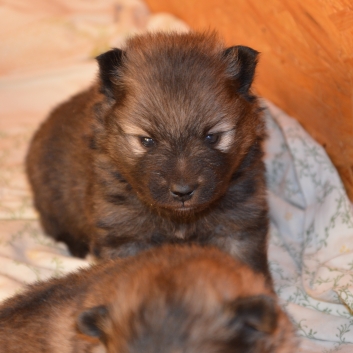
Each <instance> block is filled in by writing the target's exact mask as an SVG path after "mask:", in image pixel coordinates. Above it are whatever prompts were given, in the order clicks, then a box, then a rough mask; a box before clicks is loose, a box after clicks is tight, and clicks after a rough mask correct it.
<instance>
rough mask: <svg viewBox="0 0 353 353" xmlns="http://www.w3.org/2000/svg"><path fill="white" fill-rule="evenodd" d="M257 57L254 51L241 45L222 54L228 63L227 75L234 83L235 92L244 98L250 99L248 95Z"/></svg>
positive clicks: (257, 53)
mask: <svg viewBox="0 0 353 353" xmlns="http://www.w3.org/2000/svg"><path fill="white" fill-rule="evenodd" d="M258 55H259V52H257V51H256V50H254V49H251V48H249V47H245V46H242V45H237V46H234V47H230V48H228V49H226V50H225V51H224V52H223V56H224V57H225V58H226V60H227V62H228V73H229V74H230V76H231V78H232V79H233V80H234V81H235V82H236V87H237V91H238V92H239V93H240V94H241V95H243V96H245V97H246V98H250V96H248V93H249V89H250V86H251V84H252V82H253V79H254V75H255V68H256V65H257V62H258Z"/></svg>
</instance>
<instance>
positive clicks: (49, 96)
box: [0, 0, 353, 353]
mask: <svg viewBox="0 0 353 353" xmlns="http://www.w3.org/2000/svg"><path fill="white" fill-rule="evenodd" d="M0 18H1V21H0V75H1V76H0V300H3V299H5V298H7V297H9V296H11V295H13V294H14V293H17V292H19V291H21V290H22V288H23V287H24V286H25V284H27V283H32V282H34V281H36V280H44V279H46V278H49V277H51V276H62V275H63V274H65V273H68V272H71V271H74V270H76V269H78V268H82V267H85V266H88V265H89V264H90V262H91V261H90V260H89V259H85V260H82V259H78V258H74V257H72V256H71V255H70V254H69V252H68V250H67V248H66V246H65V245H64V244H61V243H56V242H54V241H53V240H51V239H50V238H49V237H47V236H45V234H44V233H43V231H42V229H41V227H40V225H39V222H38V215H37V214H36V211H35V210H34V209H33V207H32V195H31V193H30V190H29V186H28V184H27V180H26V176H25V172H24V163H23V162H24V158H25V155H26V151H27V148H28V144H29V141H30V138H31V136H32V135H33V133H34V131H35V130H36V129H37V128H38V126H39V124H40V123H41V121H43V120H44V119H45V117H46V116H47V114H48V112H49V111H50V109H52V108H53V107H54V106H55V105H56V104H58V103H60V102H61V101H63V100H64V99H67V98H68V97H69V96H71V95H72V94H74V93H76V92H77V91H79V90H81V89H84V88H86V87H87V86H89V85H90V83H91V82H92V81H93V80H94V79H95V76H96V75H97V65H96V63H95V61H94V60H93V58H94V56H95V55H97V54H99V53H100V52H102V51H104V50H106V49H108V48H110V47H113V46H120V45H121V44H123V43H124V41H125V40H126V38H127V37H128V36H130V35H132V34H134V33H139V32H141V31H146V30H178V31H186V30H188V28H187V26H186V25H185V24H184V23H182V22H181V21H179V20H178V19H176V18H174V17H173V16H171V15H169V14H150V13H149V11H148V8H147V7H146V6H145V4H144V3H143V2H141V1H139V0H92V1H90V2H86V1H84V0H60V1H55V2H48V1H46V0H33V1H31V2H30V3H28V2H26V1H25V0H23V1H20V0H17V1H13V0H12V1H11V0H7V1H2V2H1V4H0ZM262 104H263V106H264V107H265V112H264V114H265V118H266V123H267V128H268V135H269V137H268V139H267V141H266V144H265V149H266V158H265V162H266V168H267V181H268V201H269V205H270V218H271V225H270V234H269V238H270V241H269V260H270V267H271V272H272V274H273V277H274V282H275V287H276V291H277V293H278V295H279V297H280V300H281V302H282V304H283V306H284V307H285V308H286V310H287V312H288V313H289V315H290V316H291V318H292V320H293V322H294V324H295V325H296V328H297V331H298V335H299V336H300V341H301V345H300V350H299V351H300V352H303V353H311V352H312V353H319V352H323V353H329V352H342V353H348V352H353V317H352V310H353V255H352V252H353V212H352V207H351V204H350V202H349V200H348V198H347V195H346V193H345V190H344V188H343V185H342V182H341V180H340V178H339V175H338V173H337V171H336V169H335V168H334V166H333V165H332V163H331V161H330V159H329V157H328V156H327V154H326V152H325V150H324V149H323V148H322V147H321V146H320V145H318V144H317V143H316V142H315V141H314V140H313V139H312V138H311V137H310V136H309V135H308V134H307V133H306V131H305V130H304V129H303V128H302V127H301V126H300V124H299V123H298V122H297V121H296V120H294V119H293V118H291V117H289V116H288V115H287V114H285V113H284V112H283V111H281V110H279V109H278V108H277V107H275V106H274V105H272V104H271V103H270V102H268V101H265V100H263V101H262Z"/></svg>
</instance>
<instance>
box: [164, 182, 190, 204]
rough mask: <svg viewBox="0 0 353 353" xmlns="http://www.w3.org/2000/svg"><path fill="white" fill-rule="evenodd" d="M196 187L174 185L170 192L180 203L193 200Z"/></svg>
mask: <svg viewBox="0 0 353 353" xmlns="http://www.w3.org/2000/svg"><path fill="white" fill-rule="evenodd" d="M195 189H196V187H195V186H193V185H185V184H172V186H171V188H170V192H171V194H172V195H173V197H174V198H175V199H177V200H179V201H187V200H190V199H191V198H192V195H193V194H194V191H195Z"/></svg>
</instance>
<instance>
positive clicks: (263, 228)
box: [27, 33, 268, 274]
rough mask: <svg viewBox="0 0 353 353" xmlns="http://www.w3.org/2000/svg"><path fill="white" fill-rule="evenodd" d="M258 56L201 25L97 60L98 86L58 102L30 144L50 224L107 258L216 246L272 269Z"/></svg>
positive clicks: (39, 202)
mask: <svg viewBox="0 0 353 353" xmlns="http://www.w3.org/2000/svg"><path fill="white" fill-rule="evenodd" d="M257 56H258V53H257V52H256V51H255V50H253V49H250V48H248V47H243V46H235V47H231V48H228V49H225V48H224V47H223V45H222V43H221V42H220V41H219V40H218V38H217V36H216V35H215V34H198V33H189V34H147V35H141V36H136V37H134V38H132V39H130V40H129V41H128V42H127V44H126V47H125V49H124V50H123V51H122V50H120V49H113V50H111V51H108V52H107V53H105V54H102V55H101V56H99V57H98V58H97V60H98V64H99V70H100V73H99V82H98V83H97V84H96V85H94V86H93V87H92V88H91V89H89V90H88V91H85V92H83V93H81V94H79V95H77V96H75V97H73V98H72V99H71V100H69V101H68V102H66V103H64V104H62V105H60V106H59V107H57V108H56V109H55V110H54V111H53V112H52V113H51V115H50V116H49V118H48V119H47V120H46V121H45V122H44V123H43V125H42V126H41V127H40V129H39V131H38V132H37V133H36V134H35V136H34V139H33V141H32V144H31V147H30V150H29V154H28V158H27V171H28V175H29V180H30V182H31V185H32V187H33V191H34V198H35V205H36V207H37V209H38V210H39V213H40V215H41V220H42V224H43V226H44V229H45V231H46V232H47V233H48V234H50V235H51V236H52V237H54V238H55V239H57V240H61V241H64V242H66V243H67V244H68V246H69V248H70V250H71V252H72V253H73V254H74V255H78V256H84V255H85V254H86V252H87V251H88V249H89V248H90V249H91V251H92V253H94V254H95V255H96V256H97V257H101V258H113V257H116V256H127V255H132V254H135V253H137V252H138V251H139V250H141V249H145V248H147V247H150V246H153V245H157V244H162V243H164V242H175V241H180V242H183V241H186V242H198V243H202V244H207V243H209V244H214V245H217V246H219V247H221V248H222V249H225V250H227V251H229V252H230V253H231V254H233V256H235V257H238V258H240V259H241V260H243V261H246V262H247V263H248V264H249V265H250V266H251V267H252V268H254V269H256V270H258V271H262V272H264V273H266V274H268V268H267V257H266V247H267V241H266V234H267V229H268V219H267V204H266V198H265V180H264V164H263V162H262V155H263V151H262V146H261V145H262V141H263V139H264V134H265V132H264V121H263V117H262V114H261V110H260V108H259V104H258V101H257V99H256V97H255V96H253V95H252V94H251V92H250V85H251V83H252V81H253V77H254V72H255V66H256V63H257Z"/></svg>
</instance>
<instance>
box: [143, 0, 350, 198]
mask: <svg viewBox="0 0 353 353" xmlns="http://www.w3.org/2000/svg"><path fill="white" fill-rule="evenodd" d="M146 2H147V4H148V5H149V6H150V8H151V10H152V11H168V12H171V13H173V14H174V15H176V16H178V17H179V18H181V19H182V20H184V21H185V22H186V23H188V24H189V25H190V26H191V27H192V28H194V29H196V30H205V29H210V28H211V29H213V28H215V29H217V30H218V31H219V32H220V33H221V34H222V36H223V37H224V38H225V41H226V43H227V44H228V45H234V44H243V45H248V46H251V47H253V48H254V49H256V50H258V51H260V52H261V60H260V65H259V70H258V75H257V78H256V84H255V87H256V90H257V92H258V93H259V94H260V95H262V96H264V97H266V98H268V99H270V100H271V101H272V102H274V103H275V104H276V105H278V106H279V107H281V108H282V109H283V110H284V111H286V112H287V113H288V114H290V115H292V116H294V117H295V118H297V119H298V120H299V121H300V122H301V124H302V125H303V126H304V128H305V129H307V131H308V132H309V133H310V134H311V135H312V136H313V137H314V138H315V139H316V140H317V141H318V142H319V143H320V144H322V145H323V146H324V147H325V148H326V151H327V152H328V154H329V156H330V157H331V159H332V160H333V162H334V164H335V166H336V167H337V169H338V171H339V172H340V175H341V177H342V180H343V182H344V184H345V186H346V189H347V192H348V194H349V196H350V198H351V200H353V1H352V0H306V1H302V0H267V1H258V0H232V1H229V0H203V1H198V0H146Z"/></svg>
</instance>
